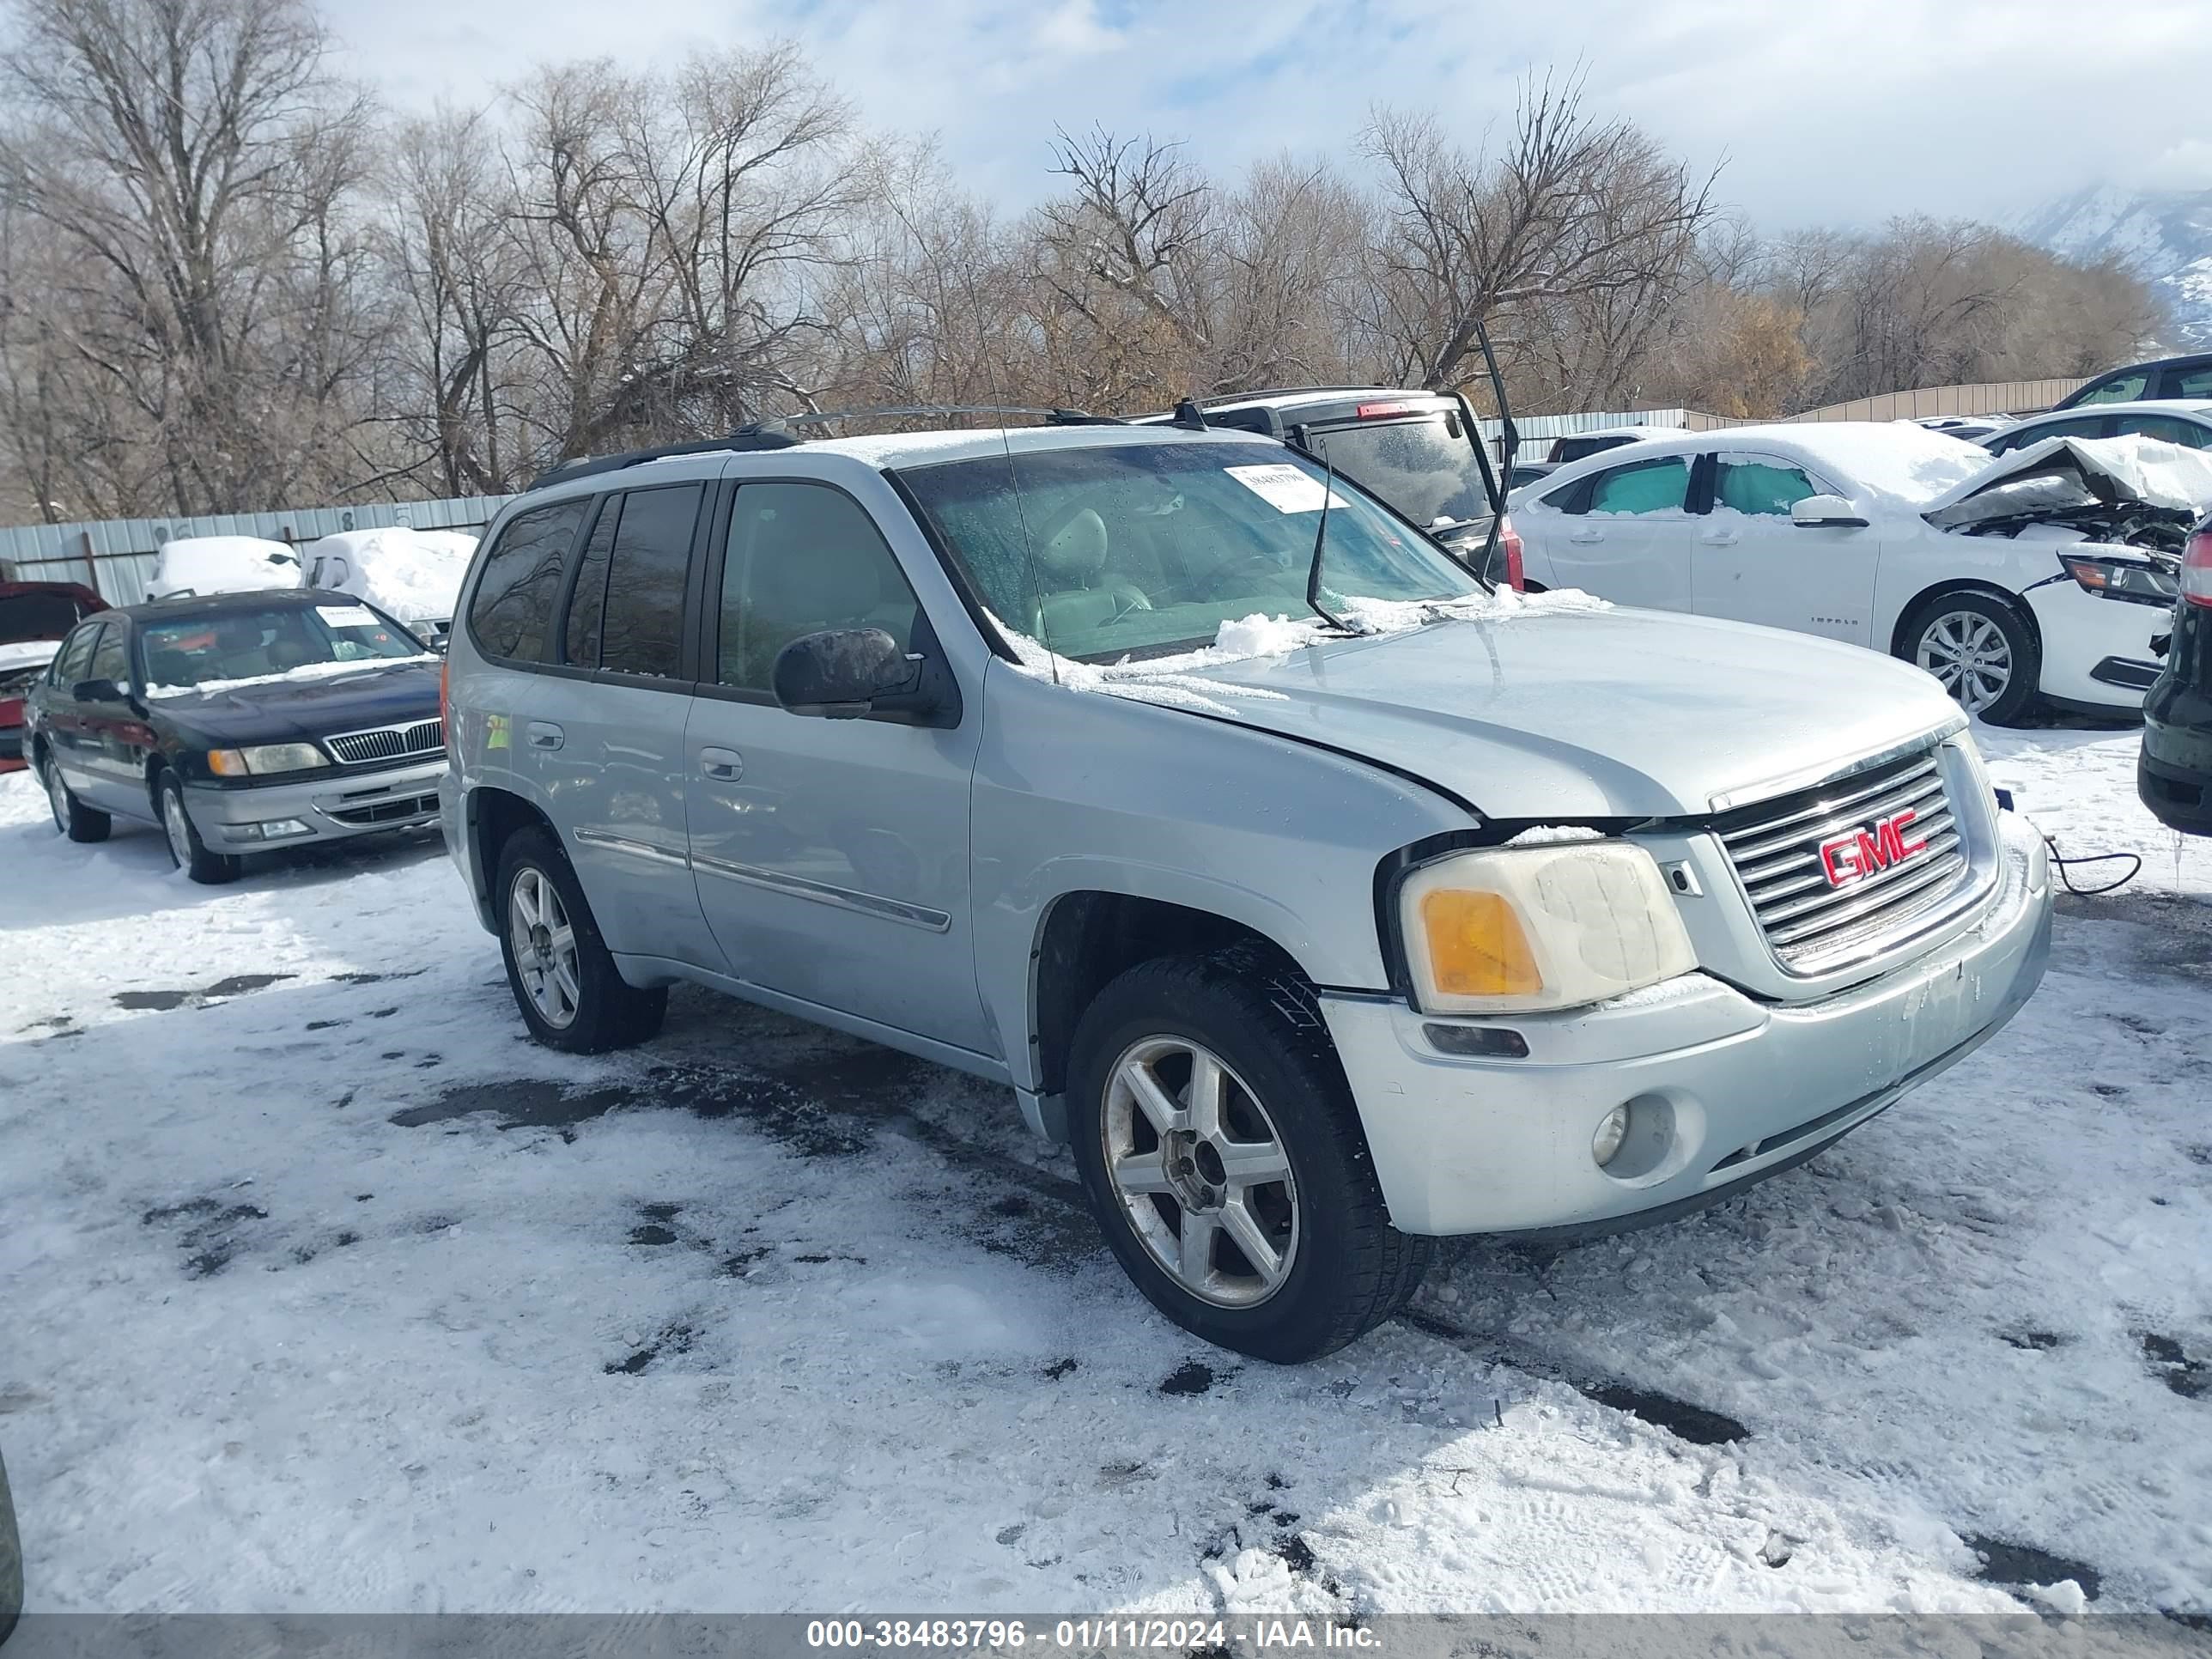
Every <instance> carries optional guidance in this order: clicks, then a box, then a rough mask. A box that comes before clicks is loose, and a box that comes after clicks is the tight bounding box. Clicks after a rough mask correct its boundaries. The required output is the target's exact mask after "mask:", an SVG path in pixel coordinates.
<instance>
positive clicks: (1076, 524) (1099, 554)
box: [1037, 507, 1106, 587]
mask: <svg viewBox="0 0 2212 1659" xmlns="http://www.w3.org/2000/svg"><path fill="white" fill-rule="evenodd" d="M1037 562H1038V563H1039V564H1041V565H1042V566H1043V567H1044V568H1045V571H1046V574H1048V575H1050V576H1051V577H1053V578H1054V581H1055V582H1056V583H1057V585H1059V586H1063V587H1080V586H1084V585H1085V584H1087V583H1089V582H1090V581H1091V580H1092V579H1094V578H1095V577H1097V575H1098V574H1099V573H1100V572H1102V571H1103V570H1104V569H1105V568H1106V520H1103V519H1102V518H1100V517H1099V516H1098V514H1097V512H1095V511H1094V510H1093V509H1091V508H1090V507H1077V508H1075V509H1074V510H1073V511H1072V512H1069V513H1063V514H1061V515H1060V517H1059V518H1058V519H1057V520H1053V521H1051V522H1049V523H1048V524H1047V526H1045V530H1044V533H1043V534H1042V535H1041V536H1040V537H1038V538H1037Z"/></svg>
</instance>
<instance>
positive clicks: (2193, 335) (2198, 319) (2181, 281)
mask: <svg viewBox="0 0 2212 1659" xmlns="http://www.w3.org/2000/svg"><path fill="white" fill-rule="evenodd" d="M2008 228H2009V229H2010V230H2011V231H2012V233H2013V234H2015V236H2018V237H2019V238H2020V239H2021V240H2022V241H2027V242H2033V243H2034V244H2035V245H2036V246H2039V247H2046V248H2049V249H2050V250H2051V252H2053V253H2057V254H2059V255H2061V256H2063V257H2064V258H2069V259H2082V258H2096V257H2098V256H2099V255H2100V254H2106V253H2116V254H2118V255H2119V256H2120V257H2121V258H2123V259H2124V260H2126V261H2127V263H2128V264H2130V265H2131V266H2132V267H2134V269H2135V270H2137V271H2139V272H2141V273H2142V275H2143V276H2147V277H2148V278H2150V279H2151V280H2152V281H2153V282H2154V283H2158V284H2159V286H2160V288H2161V289H2164V290H2165V292H2166V298H2167V300H2168V301H2169V302H2170V303H2171V304H2172V307H2173V316H2174V321H2175V323H2176V325H2178V329H2179V340H2178V341H2177V342H2176V343H2178V344H2184V345H2191V346H2212V190H2161V191H2124V190H2119V189H2117V188H2115V187H2114V186H2112V185H2094V186H2092V187H2091V188H2089V189H2087V190H2083V191H2075V193H2074V194H2073V195H2071V196H2063V197H2059V198H2058V199H2057V200H2056V201H2053V202H2049V203H2046V204H2044V205H2043V206H2041V207H2039V208H2036V209H2034V210H2031V211H2030V212H2027V213H2025V214H2023V215H2021V216H2020V218H2019V219H2017V220H2016V221H2015V222H2014V223H2013V224H2012V225H2010V226H2009V227H2008Z"/></svg>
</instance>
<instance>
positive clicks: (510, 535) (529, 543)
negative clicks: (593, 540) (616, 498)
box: [469, 501, 591, 662]
mask: <svg viewBox="0 0 2212 1659" xmlns="http://www.w3.org/2000/svg"><path fill="white" fill-rule="evenodd" d="M590 505H591V503H590V502H589V501H555V502H553V503H552V504H551V505H550V506H546V507H533V508H532V509H531V510H530V511H529V512H527V513H518V514H517V515H516V516H515V517H514V518H513V519H512V520H508V522H507V528H506V529H504V530H502V531H501V532H500V534H499V541H498V543H497V544H496V545H495V546H494V547H493V549H492V550H491V553H490V556H489V557H487V558H486V559H485V560H484V568H483V575H481V576H479V577H478V578H477V590H476V596H475V597H474V598H473V599H471V600H470V602H469V629H470V631H471V633H472V634H474V635H476V641H477V644H478V645H479V646H481V647H483V649H484V651H485V653H487V654H489V655H490V656H494V657H506V658H509V659H513V661H516V662H538V661H542V660H543V659H544V654H545V635H546V634H547V632H548V631H549V630H550V628H551V626H552V620H553V607H554V605H555V604H556V603H557V602H558V600H559V599H560V597H561V574H562V570H563V569H564V568H566V566H567V564H568V550H569V549H570V548H572V547H574V545H575V544H576V532H577V530H578V529H579V528H580V526H582V524H583V522H584V510H585V508H586V507H589V506H590Z"/></svg>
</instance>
